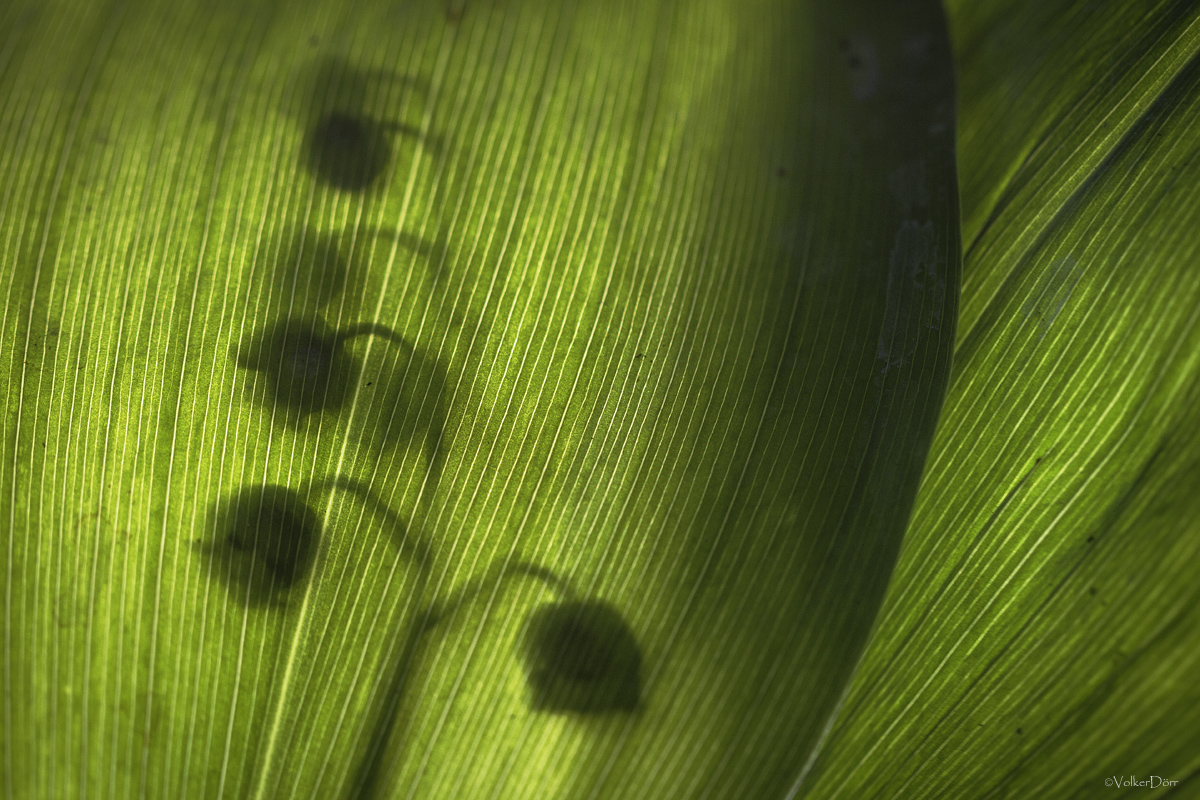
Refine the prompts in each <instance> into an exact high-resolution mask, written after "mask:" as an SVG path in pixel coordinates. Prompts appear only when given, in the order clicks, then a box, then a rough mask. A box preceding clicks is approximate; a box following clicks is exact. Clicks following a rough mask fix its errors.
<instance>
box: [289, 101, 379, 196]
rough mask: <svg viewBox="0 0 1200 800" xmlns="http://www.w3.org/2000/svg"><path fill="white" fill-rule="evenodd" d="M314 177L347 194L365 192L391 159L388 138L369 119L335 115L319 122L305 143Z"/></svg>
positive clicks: (330, 115) (308, 161)
mask: <svg viewBox="0 0 1200 800" xmlns="http://www.w3.org/2000/svg"><path fill="white" fill-rule="evenodd" d="M305 152H306V156H307V164H308V168H309V171H310V172H311V173H312V175H313V177H315V178H317V179H318V180H320V181H322V182H324V183H327V184H329V185H330V186H333V187H334V188H336V189H341V190H342V191H346V192H363V191H366V190H367V189H369V188H370V187H371V185H372V184H373V183H375V181H376V180H378V179H379V176H380V175H382V174H383V172H384V170H386V169H387V166H388V162H389V161H390V160H391V158H392V150H391V146H390V144H389V143H388V139H387V136H386V135H385V133H384V131H383V130H382V129H381V126H380V125H378V124H377V123H376V122H375V121H374V120H372V119H370V118H368V117H359V116H353V115H350V114H345V113H339V112H333V113H330V114H327V115H326V116H324V117H322V118H321V119H319V120H318V121H317V123H316V124H315V125H314V126H313V127H312V128H311V129H310V130H309V132H308V136H307V137H306V141H305Z"/></svg>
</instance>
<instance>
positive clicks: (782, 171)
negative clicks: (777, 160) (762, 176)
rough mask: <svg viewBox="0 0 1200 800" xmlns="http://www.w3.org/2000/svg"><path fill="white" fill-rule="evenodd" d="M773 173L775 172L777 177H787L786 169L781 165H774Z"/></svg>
mask: <svg viewBox="0 0 1200 800" xmlns="http://www.w3.org/2000/svg"><path fill="white" fill-rule="evenodd" d="M775 174H776V175H777V176H778V177H780V178H786V177H787V170H786V169H784V168H783V167H776V168H775Z"/></svg>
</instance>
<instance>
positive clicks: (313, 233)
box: [271, 228, 361, 310]
mask: <svg viewBox="0 0 1200 800" xmlns="http://www.w3.org/2000/svg"><path fill="white" fill-rule="evenodd" d="M339 239H340V237H339V234H337V233H336V232H322V231H318V230H314V229H312V228H300V229H298V230H293V231H289V232H288V233H287V234H286V236H285V237H284V246H283V247H282V248H281V249H280V252H279V255H278V257H277V258H276V260H275V264H274V269H273V270H271V272H272V274H273V275H274V276H275V282H276V283H275V285H276V287H277V289H276V292H277V294H278V296H279V297H280V298H281V302H282V303H283V304H284V307H286V308H291V309H310V310H311V309H317V308H320V307H322V306H324V305H327V304H328V303H329V302H330V301H331V300H333V299H334V298H335V297H337V296H338V295H340V294H342V293H344V292H345V291H346V289H347V288H348V286H349V288H351V290H360V289H361V287H360V285H358V284H357V283H356V282H352V281H351V280H350V262H349V261H348V259H347V258H346V257H345V256H344V255H343V253H342V249H341V246H340V244H341V242H340V241H339Z"/></svg>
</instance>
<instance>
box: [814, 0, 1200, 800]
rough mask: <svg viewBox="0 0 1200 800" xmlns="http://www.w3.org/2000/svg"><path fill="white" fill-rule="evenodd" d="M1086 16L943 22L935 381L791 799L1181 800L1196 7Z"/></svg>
mask: <svg viewBox="0 0 1200 800" xmlns="http://www.w3.org/2000/svg"><path fill="white" fill-rule="evenodd" d="M1096 6H1097V4H1094V3H1086V2H1073V1H1072V2H1068V1H1067V0H1056V2H1039V3H1023V2H1010V1H1009V0H999V1H998V2H988V3H978V2H970V1H969V0H964V2H961V3H955V4H954V5H953V8H952V13H951V30H952V33H953V36H954V38H955V41H956V50H957V53H958V64H959V81H960V86H961V93H962V106H961V107H962V118H961V122H960V124H961V132H960V145H961V149H960V165H961V167H962V172H963V176H964V177H963V186H964V190H963V203H964V229H965V232H966V238H965V252H966V258H965V263H964V279H963V297H962V313H961V316H960V326H959V330H958V343H957V347H956V351H955V367H954V378H953V381H952V383H951V387H950V392H949V395H948V397H947V402H946V407H945V410H944V414H943V417H942V419H941V421H940V423H939V429H938V434H937V436H936V438H935V442H934V446H933V450H932V451H931V455H930V461H929V466H928V470H927V473H926V475H925V478H924V481H923V484H922V487H921V491H920V493H919V495H918V500H917V504H916V508H915V511H914V518H913V521H912V525H911V527H910V529H909V532H908V534H907V535H906V538H905V542H904V551H903V555H902V558H901V561H900V564H899V565H898V567H897V571H896V574H895V576H894V577H893V583H892V586H891V588H890V590H889V595H888V599H887V601H886V602H885V606H884V608H883V610H882V611H881V614H880V618H879V622H878V625H877V628H876V630H875V633H874V635H873V638H872V643H871V645H870V647H869V648H868V651H867V655H866V656H865V657H864V660H863V664H862V666H861V669H860V672H859V673H858V675H857V676H856V679H855V682H854V684H853V688H852V690H851V692H850V695H849V697H848V700H847V702H846V704H845V707H844V710H843V712H842V715H841V716H840V718H839V720H838V722H837V725H836V726H835V728H834V731H833V733H832V734H831V736H830V739H829V742H828V744H827V747H826V749H825V751H824V755H823V756H822V757H821V759H820V760H819V762H818V763H819V766H818V767H817V770H816V773H815V774H814V776H813V778H810V779H809V780H808V781H807V782H806V788H807V789H809V790H810V794H811V796H813V797H822V798H833V797H843V798H851V797H852V798H864V797H905V798H919V797H956V798H973V797H1021V798H1026V797H1054V798H1067V797H1078V798H1092V797H1119V796H1120V797H1124V796H1130V797H1132V796H1142V794H1143V793H1145V792H1147V790H1148V789H1150V788H1153V789H1157V790H1158V791H1159V792H1162V794H1164V795H1165V794H1170V796H1171V797H1196V796H1200V792H1198V789H1197V785H1196V782H1195V780H1194V777H1193V776H1194V775H1195V774H1196V772H1197V770H1198V769H1200V690H1198V689H1197V682H1196V680H1195V676H1196V675H1197V674H1200V663H1198V662H1200V496H1198V495H1197V492H1196V487H1197V486H1198V485H1200V270H1198V269H1197V263H1198V260H1200V236H1198V235H1197V232H1198V231H1200V203H1198V202H1197V195H1196V192H1195V187H1196V186H1197V185H1200V159H1198V158H1197V157H1196V156H1197V153H1198V152H1200V134H1198V132H1197V129H1196V126H1195V120H1196V119H1197V115H1198V114H1200V7H1198V6H1197V5H1196V4H1195V3H1174V2H1156V3H1128V4H1123V5H1122V6H1121V7H1120V8H1116V7H1114V6H1113V5H1111V4H1106V5H1104V6H1103V9H1104V13H1094V12H1095V9H1094V7H1096ZM1163 780H1166V781H1179V784H1178V785H1177V786H1171V785H1170V784H1169V783H1168V784H1167V788H1166V789H1164V788H1163V783H1162V781H1163ZM1138 782H1141V784H1140V785H1139V784H1138ZM1156 796H1159V795H1156Z"/></svg>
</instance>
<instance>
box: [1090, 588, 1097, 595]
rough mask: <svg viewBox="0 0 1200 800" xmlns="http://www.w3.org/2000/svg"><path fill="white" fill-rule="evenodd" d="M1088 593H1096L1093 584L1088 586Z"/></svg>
mask: <svg viewBox="0 0 1200 800" xmlns="http://www.w3.org/2000/svg"><path fill="white" fill-rule="evenodd" d="M1088 594H1090V595H1094V594H1096V587H1095V586H1092V587H1091V588H1089V589H1088Z"/></svg>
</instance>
